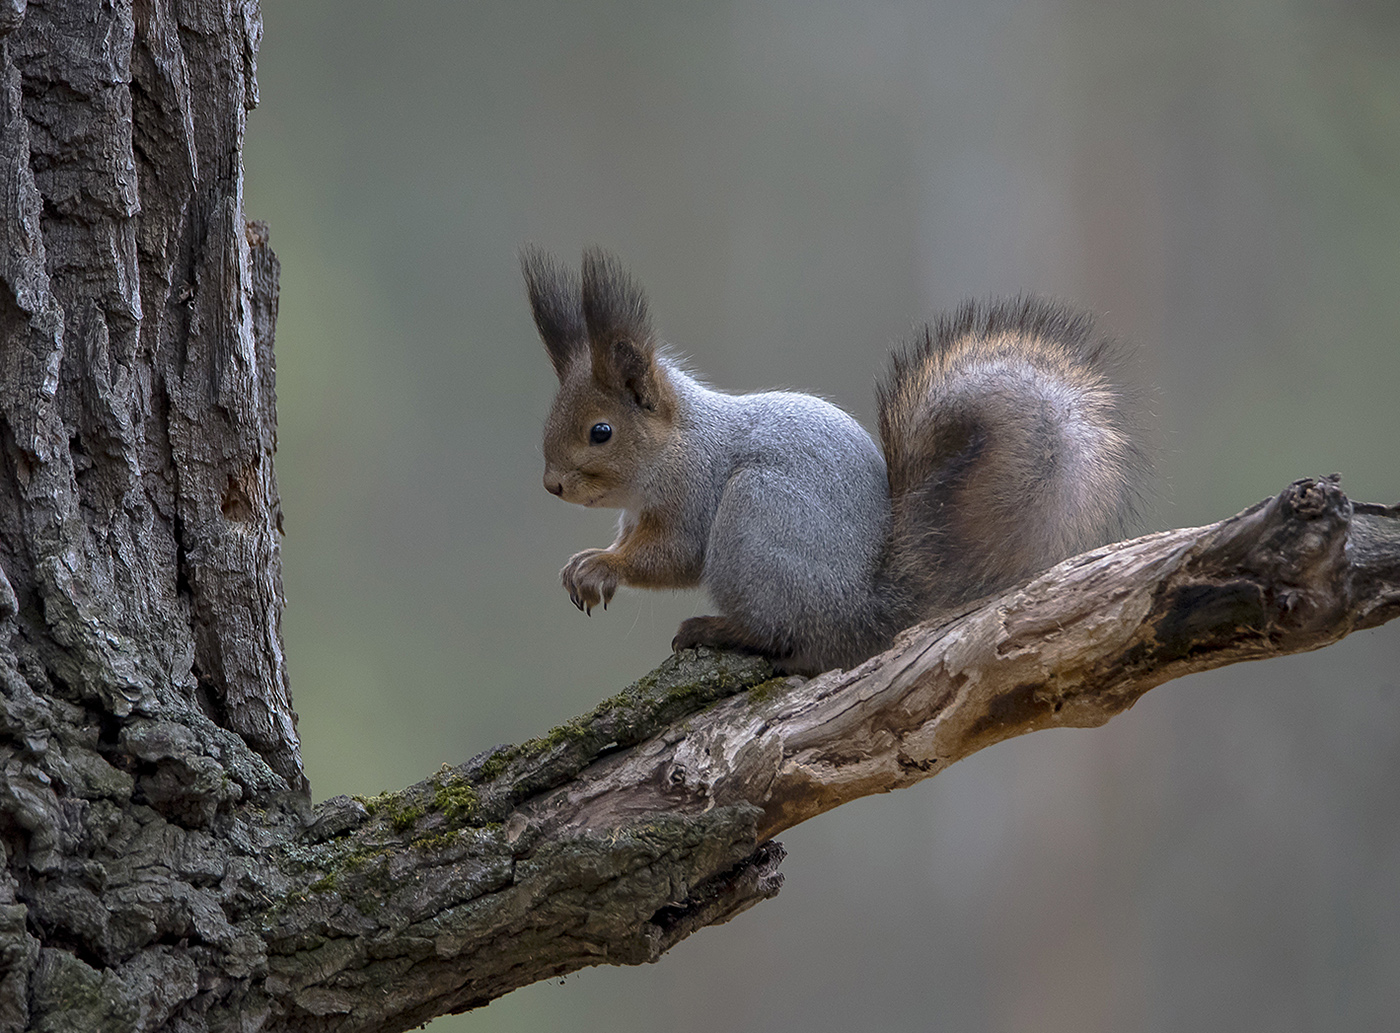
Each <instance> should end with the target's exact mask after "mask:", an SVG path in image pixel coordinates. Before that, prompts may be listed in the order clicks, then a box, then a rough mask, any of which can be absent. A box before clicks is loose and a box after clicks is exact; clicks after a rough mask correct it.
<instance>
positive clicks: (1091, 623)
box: [0, 0, 1400, 1033]
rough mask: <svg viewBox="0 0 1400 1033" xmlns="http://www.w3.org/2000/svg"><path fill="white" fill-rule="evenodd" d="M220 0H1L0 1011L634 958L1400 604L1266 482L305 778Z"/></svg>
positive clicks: (398, 1002)
mask: <svg viewBox="0 0 1400 1033" xmlns="http://www.w3.org/2000/svg"><path fill="white" fill-rule="evenodd" d="M260 31H261V24H260V19H259V13H258V9H257V6H256V3H254V2H252V0H244V2H238V0H181V2H179V3H175V2H172V0H134V2H133V3H132V4H130V5H127V4H125V3H121V2H118V3H115V4H114V3H111V2H100V0H47V2H42V3H40V2H30V3H29V4H28V5H27V6H26V4H25V3H24V2H23V0H0V65H2V66H3V95H2V97H3V99H2V100H0V105H2V106H0V183H3V188H0V204H2V205H3V207H4V212H3V219H2V220H0V282H3V289H0V687H2V688H3V710H2V711H0V721H3V728H0V732H3V735H2V736H0V814H3V821H0V843H3V846H4V851H5V868H4V872H3V874H0V1027H3V1028H4V1029H35V1030H53V1031H59V1030H62V1031H83V1030H178V1031H182V1033H195V1031H203V1030H239V1031H244V1033H252V1031H257V1030H320V1029H325V1030H332V1029H334V1030H398V1029H407V1028H410V1027H412V1026H414V1025H417V1024H419V1023H421V1022H424V1021H426V1020H427V1019H429V1018H432V1017H433V1016H435V1015H439V1014H443V1013H446V1012H452V1011H461V1010H464V1009H467V1008H471V1007H475V1006H478V1005H481V1004H484V1003H486V1002H487V1001H490V1000H491V999H493V998H495V997H497V996H500V995H501V994H503V993H506V992H508V991H510V990H511V989H513V988H515V987H518V986H522V985H525V984H526V983H529V982H532V981H534V980H538V979H543V978H546V977H548V976H552V975H558V974H560V973H564V972H568V971H572V970H575V969H578V968H580V967H584V966H587V965H595V964H602V963H619V964H628V963H636V962H640V961H651V960H655V959H656V958H657V957H659V956H660V955H661V953H662V952H664V951H665V950H666V949H667V948H669V947H670V946H671V945H672V944H674V943H676V942H678V941H679V940H680V939H682V938H684V937H685V936H687V935H689V934H690V933H691V932H693V931H695V930H696V929H699V928H701V927H703V926H705V925H709V924H714V923H717V922H722V921H725V920H727V919H728V918H729V917H732V916H733V915H734V914H736V913H738V912H739V911H741V910H743V909H744V908H746V907H748V906H750V905H752V904H754V903H756V902H757V901H759V900H762V899H764V898H765V897H768V896H771V895H773V894H774V893H775V892H777V889H778V886H779V884H780V881H781V877H780V876H779V875H778V874H777V872H776V868H777V864H778V862H779V861H780V860H781V858H782V848H781V847H780V846H779V845H778V844H776V843H773V842H772V841H771V837H772V836H773V835H775V834H777V833H778V832H780V831H781V830H782V829H785V828H789V827H791V826H792V825H794V824H796V823H797V822H800V821H803V820H805V819H807V818H809V817H811V816H813V815H815V814H818V813H820V812H822V811H824V810H827V809H829V808H831V807H834V806H837V805H839V804H841V803H843V802H845V801H847V800H850V799H854V798H855V797H858V796H861V795H865V794H867V793H872V792H882V791H887V790H889V789H892V788H897V787H900V786H904V785H909V784H912V783H913V782H916V781H919V780H921V779H923V778H926V777H929V776H930V775H932V774H935V773H937V772H938V771H941V770H942V769H943V768H944V767H946V766H947V765H948V764H950V763H952V762H953V761H955V760H958V759H960V758H961V757H964V756H967V755H968V754H970V753H972V752H974V751H975V750H977V749H980V748H982V747H983V746H986V745H989V744H990V743H992V742H996V741H999V740H1001V739H1004V738H1007V737H1010V736H1012V735H1016V734H1020V733H1022V732H1026V731H1032V730H1035V729H1037V728H1042V727H1049V726H1053V725H1064V724H1077V725H1085V724H1098V723H1101V722H1102V721H1105V720H1107V719H1108V718H1109V717H1111V716H1112V715H1113V714H1115V713H1118V712H1120V711H1122V710H1123V709H1125V708H1126V707H1128V706H1130V705H1131V704H1132V702H1133V701H1134V700H1135V699H1136V698H1137V697H1138V696H1139V695H1141V693H1143V692H1145V691H1146V690H1147V689H1149V688H1151V687H1153V686H1154V685H1157V684H1160V683H1161V682H1163V681H1165V680H1167V679H1169V678H1174V677H1178V676H1180V675H1182V674H1186V673H1189V672H1191V671H1196V670H1203V669H1206V668H1208V667H1213V666H1219V665H1220V664H1224V663H1230V662H1233V661H1236V660H1242V659H1251V658H1255V657H1260V656H1267V655H1275V654H1279V653H1286V652H1296V651H1300V650H1304V649H1312V648H1317V647H1319V646H1322V645H1326V644H1327V643H1329V642H1332V641H1335V640H1336V639H1338V638H1340V637H1341V636H1343V635H1345V634H1347V633H1348V632H1349V631H1352V630H1355V629H1357V628H1360V627H1369V626H1374V625H1376V624H1379V623H1382V622H1383V621H1385V620H1388V619H1390V618H1392V617H1394V616H1396V615H1397V614H1400V531H1397V525H1398V524H1400V520H1397V519H1396V513H1395V511H1394V510H1392V509H1385V508H1383V507H1377V506H1355V507H1354V506H1353V505H1352V504H1351V503H1350V502H1349V501H1348V500H1347V498H1346V497H1345V496H1344V495H1343V494H1342V493H1341V491H1340V488H1339V487H1338V486H1337V485H1336V483H1335V482H1333V481H1331V480H1313V481H1302V482H1298V483H1297V484H1295V485H1293V486H1291V487H1290V488H1289V489H1287V490H1286V491H1285V492H1284V493H1283V494H1281V495H1280V496H1279V497H1278V498H1276V499H1273V500H1269V501H1268V502H1266V503H1263V504H1261V505H1260V506H1258V507H1255V508H1254V509H1252V510H1250V511H1247V512H1246V513H1244V514H1241V515H1240V516H1239V517H1236V518H1233V519H1231V520H1228V521H1223V522H1222V523H1220V524H1218V525H1215V526H1213V527H1210V528H1203V529H1196V530H1185V531H1174V532H1168V533H1166V534H1161V535H1154V536H1149V537H1148V538H1145V539H1140V540H1138V541H1136V542H1131V543H1123V544H1121V545H1118V546H1113V547H1111V548H1108V549H1105V550H1100V551H1099V552H1098V553H1094V554H1090V555H1089V556H1086V557H1080V558H1078V559H1076V560H1071V561H1068V562H1067V563H1065V564H1062V565H1061V566H1060V567H1058V568H1056V569H1055V570H1053V571H1051V572H1049V573H1047V574H1046V575H1044V576H1043V577H1041V578H1039V579H1037V580H1036V581H1034V582H1032V583H1031V584H1030V585H1028V586H1026V587H1024V588H1023V589H1021V590H1019V591H1016V592H1012V593H1008V594H1007V595H1005V596H1003V597H1001V598H1000V599H997V600H993V601H991V602H989V603H987V604H986V605H984V606H982V607H981V608H980V609H975V610H973V611H971V612H970V613H967V614H964V615H959V616H957V617H956V618H954V619H950V620H948V621H946V622H944V623H942V624H941V625H937V626H927V627H922V628H918V629H914V630H912V631H911V632H909V633H907V634H906V635H905V636H904V637H903V638H902V640H901V642H900V643H899V644H898V645H897V646H896V647H895V648H894V649H893V650H891V651H890V652H889V653H887V654H885V655H884V656H882V657H877V658H875V659H873V660H871V661H869V662H868V663H866V664H865V665H862V667H861V668H859V669H857V670H855V671H852V672H832V673H831V674H828V675H824V676H823V677H821V678H817V679H814V680H811V681H805V682H804V681H802V680H801V679H775V678H772V677H771V672H770V671H769V669H768V667H767V665H766V664H765V663H764V662H763V661H761V660H756V659H754V658H747V657H742V656H736V655H721V654H712V653H708V652H705V651H702V653H701V654H696V653H693V652H690V653H685V654H680V655H678V656H677V657H675V658H672V659H671V660H668V661H667V662H666V663H665V664H663V665H662V667H661V668H660V669H658V671H656V672H653V674H651V675H648V676H647V677H646V678H644V679H642V680H641V681H640V682H638V683H637V684H636V685H633V686H631V687H629V688H628V689H626V690H624V691H623V692H622V693H620V694H619V695H618V696H616V697H613V698H612V699H610V700H608V701H605V702H604V703H603V704H600V706H599V707H598V708H597V709H596V710H595V711H594V712H593V713H592V714H590V715H587V716H586V717H583V718H579V719H578V720H576V721H574V722H570V723H569V724H567V725H564V726H562V727H560V728H558V729H555V730H554V731H553V732H551V733H549V734H548V735H546V736H544V737H542V738H541V739H538V740H533V741H532V742H530V743H526V744H525V745H523V746H521V747H508V748H498V749H497V750H495V751H491V752H489V753H488V754H484V755H482V756H480V757H477V758H475V759H473V760H471V761H468V762H467V763H466V764H464V765H461V766H460V767H457V768H452V769H446V768H445V769H444V770H442V771H440V772H438V773H436V774H434V775H432V776H431V777H430V778H428V779H427V780H425V781H424V782H421V783H419V784H418V785H415V786H412V787H410V788H408V789H407V790H405V791H403V792H402V793H395V794H388V795H385V796H383V797H378V798H375V799H371V800H350V799H346V798H343V797H341V798H336V799H334V800H330V801H327V802H326V803H325V804H323V805H321V806H320V807H319V808H314V809H313V808H312V807H311V806H310V803H309V796H308V792H309V790H308V786H307V784H306V779H305V777H304V775H303V772H302V766H301V761H300V756H299V748H298V741H297V734H296V714H295V713H294V712H293V711H292V709H291V700H290V696H289V693H288V685H287V676H286V667H285V664H284V660H283V653H282V640H281V631H280V624H281V610H282V598H281V583H280V567H279V554H278V535H279V533H280V530H279V528H280V523H281V518H280V512H279V503H278V496H277V484H276V478H275V476H274V472H273V462H272V460H273V452H274V449H275V446H276V421H275V412H274V365H273V357H272V333H273V324H274V322H275V318H276V309H277V261H276V259H275V258H274V257H273V255H272V252H271V251H270V250H269V248H268V244H267V233H266V230H265V228H263V227H261V226H258V225H257V224H251V225H250V224H245V222H244V218H243V210H242V178H241V177H242V166H241V159H240V151H241V146H242V138H243V128H244V118H245V114H246V111H247V110H248V109H249V108H250V107H251V106H252V104H253V102H254V100H255V99H256V87H255V84H254V78H253V76H254V67H253V59H254V52H255V48H256V45H257V41H258V36H259V33H260Z"/></svg>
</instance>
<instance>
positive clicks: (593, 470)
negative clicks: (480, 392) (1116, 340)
mask: <svg viewBox="0 0 1400 1033" xmlns="http://www.w3.org/2000/svg"><path fill="white" fill-rule="evenodd" d="M521 267H522V271H523V272H524V275H525V283H526V287H527V290H528V294H529V299H530V306H531V309H532V312H533V315H534V321H535V325H536V327H537V329H538V330H539V334H540V337H541V339H542V340H543V342H544V346H545V350H546V352H547V353H548V355H549V359H550V362H551V363H552V364H553V367H554V372H555V373H556V374H557V376H558V379H559V391H558V394H557V395H556V396H555V399H554V404H553V406H552V408H551V409H550V412H549V416H548V418H547V420H546V422H545V429H544V459H545V472H544V486H545V488H546V489H547V490H548V491H549V492H550V493H551V494H554V495H557V496H558V497H559V498H561V499H563V500H565V501H566V502H573V503H577V504H579V505H584V506H600V507H606V508H611V509H620V510H622V516H621V520H620V522H619V529H618V534H617V539H616V541H614V542H613V543H612V544H611V545H609V546H608V547H607V548H605V549H585V550H584V551H582V552H579V553H577V554H575V555H574V556H573V557H571V558H570V560H569V562H568V564H567V565H566V566H565V567H564V569H563V570H562V571H561V573H560V576H561V578H562V580H563V583H564V587H565V589H567V591H568V593H569V598H570V599H571V600H572V601H573V603H574V605H575V606H577V607H578V608H579V609H580V610H583V611H584V612H586V613H589V614H591V613H592V610H593V607H595V606H597V605H599V604H600V603H601V604H602V606H603V607H604V608H606V607H607V604H608V602H609V601H610V600H611V599H612V598H613V595H614V593H615V592H616V591H617V588H618V586H619V585H630V586H632V587H635V588H691V587H695V586H699V585H703V586H704V587H705V589H706V590H707V592H708V594H709V597H710V599H711V601H712V602H713V604H714V606H715V609H716V610H717V611H718V613H717V614H716V615H714V616H704V617H692V618H690V619H688V620H686V621H683V622H682V623H681V626H680V628H679V630H678V631H677V633H676V636H675V639H674V641H673V642H672V643H671V645H672V648H673V649H675V650H677V651H679V650H681V649H685V648H688V647H692V646H698V645H709V646H714V647H717V648H724V649H739V650H743V651H748V652H754V653H759V654H762V655H765V656H767V657H769V658H771V659H772V660H773V661H774V664H775V666H776V667H777V668H778V669H779V670H781V671H787V672H791V673H797V674H816V673H818V672H821V671H826V670H830V669H832V668H837V667H844V668H850V667H853V666H855V665H856V664H858V663H860V662H861V661H863V660H865V659H867V658H868V657H871V656H873V655H875V654H876V653H879V652H882V651H883V650H885V649H887V648H889V646H890V645H891V644H892V642H893V640H894V637H895V636H896V635H897V634H898V633H899V632H900V631H902V630H903V629H905V628H907V627H909V626H910V625H912V624H915V623H917V622H918V621H921V620H925V619H928V618H930V617H933V616H936V615H939V614H949V613H951V612H956V611H957V609H958V608H965V607H967V606H968V604H970V603H972V602H974V601H977V600H980V599H982V598H985V597H987V596H989V595H991V594H992V593H995V592H997V591H1000V590H1004V589H1006V588H1009V587H1011V586H1013V585H1015V584H1018V583H1021V582H1023V581H1025V580H1028V579H1029V578H1030V577H1031V576H1033V575H1035V574H1037V573H1039V572H1040V571H1042V570H1045V569H1046V568H1048V567H1050V566H1052V565H1053V564H1055V563H1057V562H1059V561H1060V560H1062V559H1064V558H1066V557H1068V556H1073V555H1075V554H1077V553H1080V552H1083V551H1085V550H1086V549H1089V548H1092V547H1094V546H1097V545H1101V544H1104V543H1106V542H1109V541H1113V540H1117V539H1118V538H1120V537H1122V536H1123V535H1124V533H1126V530H1127V527H1128V525H1129V523H1130V521H1131V520H1132V519H1133V517H1134V515H1135V511H1136V507H1137V504H1138V502H1139V501H1140V499H1141V497H1142V492H1143V490H1144V486H1145V483H1146V479H1147V476H1148V473H1149V466H1150V463H1149V461H1148V458H1147V453H1146V449H1145V448H1144V446H1143V444H1142V440H1141V431H1140V428H1139V427H1138V426H1137V423H1136V414H1135V410H1134V406H1133V405H1132V404H1131V402H1130V399H1129V396H1128V394H1127V393H1126V392H1125V391H1124V389H1123V388H1121V387H1119V386H1115V384H1114V382H1113V373H1114V370H1115V367H1116V365H1117V361H1118V359H1117V350H1116V348H1115V346H1114V345H1113V343H1112V342H1111V341H1109V340H1108V339H1107V338H1105V337H1103V336H1102V335H1100V334H1099V333H1097V332H1096V331H1095V329H1094V327H1093V324H1092V323H1091V321H1090V319H1089V318H1088V317H1087V316H1086V315H1084V314H1081V313H1079V312H1076V311H1073V310H1071V309H1069V308H1067V307H1065V306H1063V305H1060V304H1058V303H1054V302H1050V301H1046V300H1043V299H1038V298H1021V299H1017V300H1014V301H1003V302H993V303H990V304H986V305H982V304H976V303H966V304H964V305H963V306H962V307H961V308H959V309H958V310H957V311H956V312H954V313H953V314H951V315H947V316H944V317H942V318H940V319H938V320H937V321H936V322H934V323H933V324H930V325H925V326H924V327H923V328H922V331H921V332H920V333H919V335H918V338H917V340H916V341H915V342H914V344H913V345H912V347H908V348H906V349H905V350H903V351H897V352H896V353H895V354H894V356H893V360H892V363H891V367H890V370H889V372H888V374H887V376H886V377H885V379H884V381H883V382H882V383H881V384H880V385H879V386H878V403H879V433H880V442H881V447H879V448H877V447H876V445H875V442H874V441H873V440H872V439H871V436H870V434H869V433H867V432H866V430H865V429H864V428H863V427H862V426H861V425H860V424H859V423H857V422H856V420H855V419H854V418H853V417H851V416H850V415H849V414H848V413H846V412H844V411H843V410H841V409H839V408H837V407H836V406H834V405H832V404H830V403H829V402H826V401H824V400H822V399H820V398H816V397H814V396H812V395H806V394H798V393H794V392H789V391H764V392H759V393H754V394H728V393H725V392H722V391H717V390H714V389H712V388H710V387H708V386H706V385H705V384H702V383H701V382H700V381H699V380H697V379H695V378H694V377H693V376H692V375H691V374H690V373H689V372H687V371H686V370H685V369H684V368H683V367H682V366H681V364H680V363H679V361H678V360H677V359H676V358H675V357H673V356H672V355H671V354H670V353H669V352H668V351H667V350H666V349H665V348H664V347H663V346H662V344H661V342H660V341H659V339H658V337H657V333H656V330H655V328H654V327H653V324H652V320H651V316H650V313H649V308H648V303H647V298H646V295H645V293H644V292H643V291H642V289H641V287H640V286H638V284H637V283H636V281H635V280H634V279H632V277H631V276H630V275H629V274H628V273H627V272H626V271H625V270H624V268H623V267H622V265H621V263H620V262H619V261H618V260H617V259H616V258H615V257H614V256H613V255H611V254H609V253H608V252H605V251H603V250H601V249H596V248H592V249H589V250H586V251H585V252H584V253H583V263H582V270H581V275H579V274H578V273H575V272H574V271H573V270H572V269H570V268H567V267H565V266H564V265H563V264H561V263H560V262H559V261H558V260H557V259H555V258H554V257H553V256H552V255H550V254H548V253H546V252H544V251H541V250H538V249H536V248H533V247H526V248H525V249H523V250H522V252H521Z"/></svg>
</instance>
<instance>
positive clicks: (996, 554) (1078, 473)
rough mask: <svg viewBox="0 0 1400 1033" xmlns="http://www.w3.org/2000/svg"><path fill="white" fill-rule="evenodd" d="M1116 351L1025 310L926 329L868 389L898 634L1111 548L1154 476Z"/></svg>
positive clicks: (1042, 308) (1058, 315)
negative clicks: (886, 504)
mask: <svg viewBox="0 0 1400 1033" xmlns="http://www.w3.org/2000/svg"><path fill="white" fill-rule="evenodd" d="M1117 364H1118V360H1117V356H1116V353H1115V350H1114V348H1113V346H1112V343H1111V342H1110V341H1109V340H1108V339H1107V338H1105V337H1103V336H1102V335H1100V334H1099V333H1097V332H1096V331H1095V330H1094V327H1093V325H1092V323H1091V321H1090V320H1089V318H1088V317H1087V316H1085V315H1083V314H1080V313H1078V312H1076V311H1074V310H1072V309H1067V308H1064V307H1062V306H1059V305H1057V304H1055V303H1053V302H1049V301H1045V300H1042V299H1037V298H1023V299H1019V300H1014V301H1006V302H997V303H993V304H991V305H988V306H983V305H978V304H976V303H971V302H969V303H967V304H964V305H963V306H962V307H961V308H959V309H958V310H957V311H956V312H954V313H952V314H951V315H948V316H945V317H943V318H942V319H940V320H939V321H938V322H936V323H933V324H931V325H928V326H926V327H924V331H923V335H922V339H921V340H919V341H918V342H917V343H916V344H915V345H914V346H913V347H912V348H910V349H908V350H907V351H905V352H903V353H902V354H899V353H897V354H896V355H895V356H894V359H893V363H892V368H891V370H890V373H889V375H888V376H887V378H886V380H885V381H884V383H882V384H881V385H880V388H879V424H880V441H881V445H882V446H883V451H884V455H885V462H886V466H887V472H888V476H889V485H890V496H891V505H892V515H893V519H892V523H891V529H890V539H889V542H888V545H887V548H886V554H885V560H884V564H883V566H884V575H885V579H886V581H887V584H888V585H889V587H890V588H891V589H892V590H893V591H894V592H895V593H896V594H897V596H898V597H899V598H900V601H901V603H902V604H903V605H901V606H899V607H898V609H900V610H903V611H904V612H903V613H902V614H900V619H901V620H903V621H905V622H906V623H910V622H912V621H914V620H919V619H923V618H925V617H928V616H930V615H931V614H934V613H938V612H941V611H947V610H949V609H951V608H955V607H959V606H962V605H965V604H967V603H969V602H971V601H973V600H975V599H978V598H981V597H983V596H985V595H988V594H990V593H993V592H996V591H998V590H1001V589H1005V588H1008V587H1010V586H1012V585H1014V584H1017V583H1019V582H1022V581H1025V580H1027V579H1028V578H1030V577H1031V576H1033V575H1034V574H1036V573H1038V572H1039V571H1042V570H1045V569H1046V568H1048V567H1050V566H1052V565H1054V564H1055V563H1057V562H1059V561H1060V560H1062V559H1065V558H1066V557H1069V556H1073V555H1075V554H1076V553H1079V552H1082V551H1084V550H1086V549H1090V548H1093V547H1094V546H1096V545H1101V544H1104V543H1106V542H1109V541H1114V540H1117V539H1118V538H1121V537H1122V536H1123V534H1124V533H1125V531H1126V529H1127V527H1128V526H1129V525H1130V523H1131V522H1132V520H1133V518H1134V517H1135V515H1136V510H1137V507H1138V505H1139V503H1140V500H1141V498H1142V495H1143V491H1144V486H1145V485H1146V483H1147V479H1148V476H1149V473H1150V466H1151V463H1150V461H1149V459H1148V456H1147V453H1146V451H1145V449H1144V447H1143V445H1142V444H1141V432H1140V430H1139V428H1138V427H1137V426H1136V423H1135V419H1134V415H1133V414H1134V413H1135V412H1136V411H1137V406H1135V405H1134V404H1132V403H1133V399H1131V398H1125V397H1124V393H1123V390H1122V388H1121V387H1119V386H1118V381H1117V378H1116V376H1115V375H1114V374H1115V372H1116V370H1115V367H1116V366H1117Z"/></svg>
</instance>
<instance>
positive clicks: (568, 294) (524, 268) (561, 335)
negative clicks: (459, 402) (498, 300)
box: [520, 244, 588, 381]
mask: <svg viewBox="0 0 1400 1033" xmlns="http://www.w3.org/2000/svg"><path fill="white" fill-rule="evenodd" d="M520 271H521V272H522V273H524V274H525V289H526V291H527V292H528V293H529V295H530V310H531V312H533V313H534V316H535V327H536V328H537V329H538V330H539V332H540V340H542V341H544V348H545V351H547V352H548V353H549V361H550V363H552V364H553V366H554V372H555V374H556V375H557V376H558V377H559V379H560V381H562V380H563V379H564V374H565V372H566V371H567V370H568V368H569V363H570V362H571V361H572V360H573V359H574V358H575V356H578V355H581V354H582V353H583V351H584V349H585V348H587V347H588V331H587V328H586V326H585V324H584V320H583V301H582V294H581V288H580V286H579V280H578V277H577V276H576V275H575V274H574V271H573V270H572V269H568V268H566V267H565V266H564V265H562V264H561V263H560V262H559V260H558V259H557V258H555V257H554V256H553V255H551V254H550V253H549V252H548V251H545V250H543V249H541V248H538V247H535V246H534V245H533V244H526V245H525V246H524V247H522V248H521V249H520Z"/></svg>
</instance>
